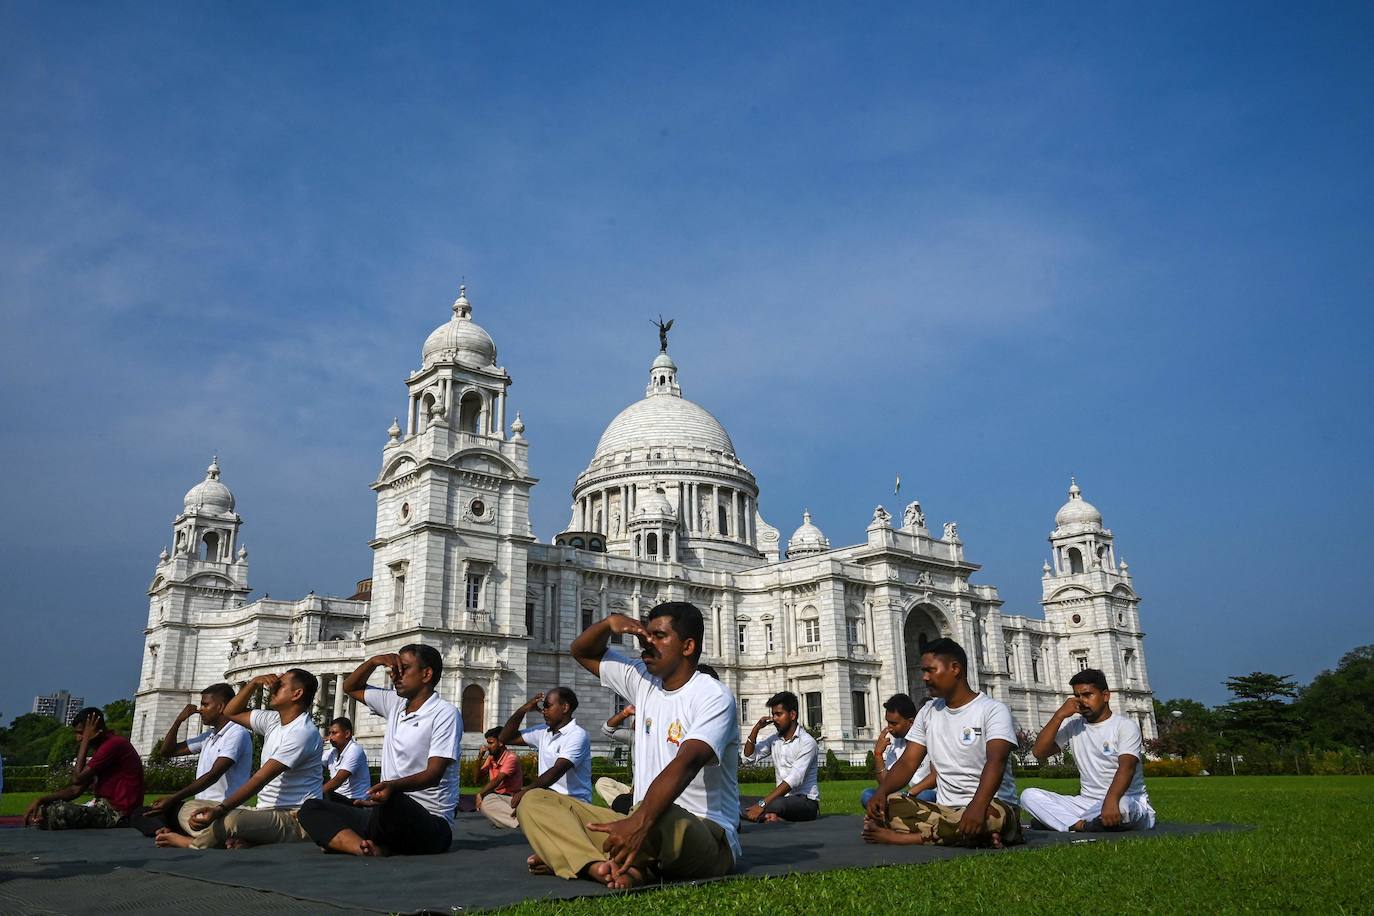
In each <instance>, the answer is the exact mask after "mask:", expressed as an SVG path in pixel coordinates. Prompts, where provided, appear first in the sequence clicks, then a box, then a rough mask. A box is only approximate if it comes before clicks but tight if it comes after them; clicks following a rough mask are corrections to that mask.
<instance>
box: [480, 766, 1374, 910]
mask: <svg viewBox="0 0 1374 916" xmlns="http://www.w3.org/2000/svg"><path fill="white" fill-rule="evenodd" d="M1021 785H1022V786H1023V787H1025V786H1031V785H1038V786H1041V787H1044V788H1047V789H1052V790H1055V791H1061V792H1065V791H1070V792H1071V791H1075V790H1076V788H1077V783H1076V781H1075V780H1023V781H1021ZM866 786H867V783H861V782H823V783H821V800H822V804H821V810H822V812H826V813H830V812H836V813H838V812H844V813H852V812H855V811H857V807H858V795H859V792H860V791H861V790H862V789H864V788H865V787H866ZM769 788H771V786H744V787H742V790H741V791H742V793H743V794H762V793H763V792H766V791H767V790H768V789H769ZM1150 796H1151V800H1152V802H1153V803H1154V806H1155V809H1156V810H1157V811H1158V812H1159V813H1160V815H1161V817H1163V818H1166V819H1169V820H1176V821H1192V822H1217V821H1225V822H1231V823H1244V824H1253V825H1256V828H1257V829H1255V830H1250V831H1246V832H1243V833H1231V834H1219V835H1213V836H1199V837H1186V838H1184V837H1179V838H1166V839H1159V840H1123V841H1118V842H1111V843H1102V844H1093V845H1083V846H1062V847H1057V848H1054V849H1044V850H1037V851H1036V852H1025V851H1022V852H1007V853H1003V854H999V855H983V856H969V857H967V858H961V859H956V860H953V861H949V862H939V863H933V864H929V865H911V866H889V867H885V868H868V869H846V870H841V871H834V872H829V873H827V874H822V875H798V876H795V877H786V878H769V879H763V880H741V881H727V882H718V883H714V884H708V885H705V886H702V887H696V888H675V889H669V890H664V891H654V892H652V893H651V894H649V895H647V896H646V895H642V894H635V895H628V896H622V897H605V898H590V899H584V900H575V901H569V902H566V903H554V904H548V903H545V904H534V903H528V904H521V905H519V906H516V907H512V908H510V909H508V910H505V911H503V912H505V913H513V914H525V913H540V914H548V913H574V912H576V913H596V914H618V913H626V914H629V913H635V914H640V913H643V912H645V911H649V912H653V913H655V914H658V913H693V914H700V913H702V912H708V913H715V912H739V913H760V914H765V913H766V914H774V913H786V912H803V913H804V912H820V913H834V914H842V913H843V914H847V913H867V912H873V913H911V912H927V911H930V912H935V911H943V912H947V913H954V912H966V911H976V912H998V913H1023V912H1029V913H1042V912H1047V911H1050V910H1054V911H1057V912H1063V913H1094V912H1119V911H1133V912H1143V911H1162V912H1178V913H1184V912H1191V913H1198V912H1209V911H1217V910H1226V911H1237V910H1249V911H1269V912H1272V911H1275V910H1303V911H1319V910H1320V911H1324V912H1327V913H1354V912H1365V913H1367V912H1369V911H1370V909H1371V907H1374V866H1371V864H1370V863H1371V862H1374V839H1371V830H1370V824H1371V822H1372V821H1374V777H1362V776H1329V777H1321V776H1248V777H1244V776H1243V777H1239V778H1212V779H1156V780H1152V781H1151V783H1150ZM746 852H747V850H746Z"/></svg>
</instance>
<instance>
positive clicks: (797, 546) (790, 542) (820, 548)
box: [787, 509, 830, 560]
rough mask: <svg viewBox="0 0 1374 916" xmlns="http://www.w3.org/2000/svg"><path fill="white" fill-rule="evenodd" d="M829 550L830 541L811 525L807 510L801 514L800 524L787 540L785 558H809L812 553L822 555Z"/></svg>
mask: <svg viewBox="0 0 1374 916" xmlns="http://www.w3.org/2000/svg"><path fill="white" fill-rule="evenodd" d="M829 549H830V541H829V539H827V538H826V536H825V535H824V534H823V533H822V532H821V529H819V528H817V527H816V526H815V525H813V524H811V511H810V510H809V509H808V510H806V511H804V512H803V513H802V523H801V527H799V528H798V529H797V530H796V531H794V532H792V536H791V537H790V538H788V539H787V558H788V559H789V560H791V559H793V558H795V557H805V556H810V555H811V554H813V553H824V552H825V551H827V550H829Z"/></svg>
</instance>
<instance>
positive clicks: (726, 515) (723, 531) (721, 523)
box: [716, 506, 730, 538]
mask: <svg viewBox="0 0 1374 916" xmlns="http://www.w3.org/2000/svg"><path fill="white" fill-rule="evenodd" d="M716 515H717V517H718V518H717V522H718V523H717V525H716V530H717V531H719V532H720V536H721V537H727V538H728V537H729V536H730V512H729V510H728V509H726V508H725V507H724V506H717V507H716Z"/></svg>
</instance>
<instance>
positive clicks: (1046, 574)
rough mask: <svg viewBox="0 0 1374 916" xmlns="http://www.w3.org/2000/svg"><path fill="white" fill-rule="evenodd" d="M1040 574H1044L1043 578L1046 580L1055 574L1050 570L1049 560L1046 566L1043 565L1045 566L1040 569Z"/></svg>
mask: <svg viewBox="0 0 1374 916" xmlns="http://www.w3.org/2000/svg"><path fill="white" fill-rule="evenodd" d="M1040 572H1041V573H1043V574H1044V575H1043V576H1042V578H1046V579H1048V578H1049V576H1050V573H1051V572H1053V570H1052V569H1050V561H1049V560H1046V561H1045V565H1043V566H1041V567H1040Z"/></svg>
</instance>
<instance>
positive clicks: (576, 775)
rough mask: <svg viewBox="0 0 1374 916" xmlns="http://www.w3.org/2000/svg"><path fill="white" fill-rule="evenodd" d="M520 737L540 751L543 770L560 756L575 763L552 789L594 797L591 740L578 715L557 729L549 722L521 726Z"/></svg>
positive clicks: (589, 798) (582, 798)
mask: <svg viewBox="0 0 1374 916" xmlns="http://www.w3.org/2000/svg"><path fill="white" fill-rule="evenodd" d="M520 737H521V738H523V739H525V743H526V744H528V745H529V746H530V747H532V748H534V749H535V750H536V751H538V752H539V772H540V773H546V772H548V771H549V770H550V769H551V768H552V767H553V765H554V764H555V763H557V762H558V761H559V760H560V759H562V760H566V761H568V762H569V763H571V764H572V769H570V770H568V771H567V772H566V773H564V774H563V775H562V776H560V777H558V781H557V782H555V783H554V784H553V785H551V786H549V788H550V789H553V790H554V791H555V792H557V793H558V794H560V795H567V796H570V797H572V798H580V799H581V800H582V801H585V802H589V801H591V800H592V741H591V738H590V737H588V736H587V732H586V729H584V728H583V727H582V726H580V725H578V724H577V720H576V719H569V720H568V724H567V725H564V726H563V727H562V728H560V729H559V730H558V731H556V732H555V731H550V730H549V727H548V726H547V725H540V726H538V727H537V728H526V729H522V730H521V732H520Z"/></svg>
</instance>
